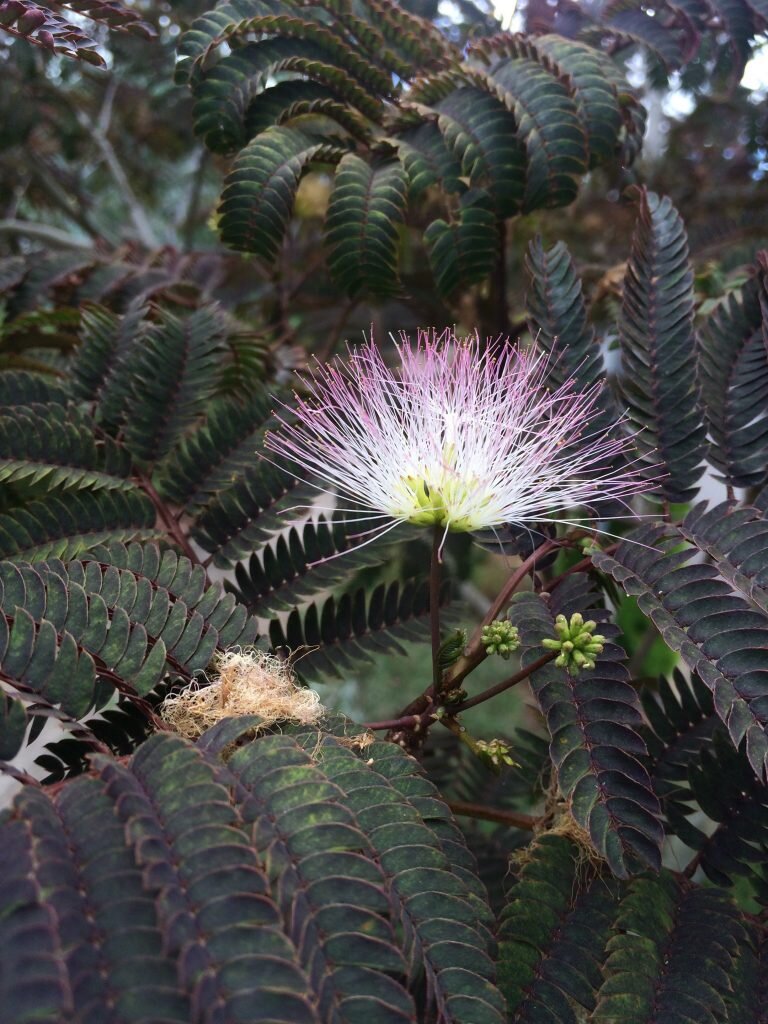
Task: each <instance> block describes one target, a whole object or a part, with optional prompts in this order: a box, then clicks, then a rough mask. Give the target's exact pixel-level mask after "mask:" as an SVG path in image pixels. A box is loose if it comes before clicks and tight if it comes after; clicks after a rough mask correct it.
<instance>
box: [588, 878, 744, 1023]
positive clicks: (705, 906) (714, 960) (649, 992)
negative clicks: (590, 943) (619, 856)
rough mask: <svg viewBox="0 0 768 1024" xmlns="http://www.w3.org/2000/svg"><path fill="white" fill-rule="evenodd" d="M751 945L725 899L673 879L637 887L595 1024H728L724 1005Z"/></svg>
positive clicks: (625, 909) (624, 905)
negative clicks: (737, 965) (721, 1023)
mask: <svg viewBox="0 0 768 1024" xmlns="http://www.w3.org/2000/svg"><path fill="white" fill-rule="evenodd" d="M745 939H746V933H745V930H744V925H743V923H742V921H741V919H740V914H739V912H738V911H737V909H736V907H735V906H734V905H733V903H732V902H731V901H730V900H729V899H728V897H727V896H726V895H725V894H724V893H722V892H718V891H716V890H714V889H704V888H696V887H692V886H690V884H688V883H686V881H685V880H684V879H680V878H679V877H678V876H675V875H673V874H672V872H670V871H667V870H665V871H663V872H662V873H661V874H660V875H659V876H656V877H648V876H645V877H640V878H636V879H633V880H632V881H631V882H630V883H629V885H628V887H627V892H626V895H625V896H624V898H623V899H622V902H621V905H620V907H619V912H618V914H617V916H616V918H615V921H614V934H613V936H612V937H611V938H610V939H609V940H608V946H607V951H608V958H607V960H606V962H605V967H604V974H605V981H604V983H603V985H602V987H601V988H600V991H599V993H598V999H597V1007H596V1009H595V1011H594V1013H593V1014H592V1018H591V1019H592V1020H593V1021H594V1022H595V1024H615V1022H616V1021H618V1020H625V1021H630V1020H631V1021H638V1022H640V1021H648V1022H650V1021H653V1020H658V1021H662V1020H663V1021H664V1022H665V1024H690V1022H691V1021H696V1022H699V1021H701V1022H702V1024H703V1022H704V1021H707V1022H709V1021H724V1020H726V1019H727V1018H726V1006H725V998H726V996H727V995H728V993H729V991H730V987H731V985H730V976H731V972H732V970H733V966H734V961H735V960H736V958H737V956H738V954H739V948H740V946H741V944H743V943H744V941H745Z"/></svg>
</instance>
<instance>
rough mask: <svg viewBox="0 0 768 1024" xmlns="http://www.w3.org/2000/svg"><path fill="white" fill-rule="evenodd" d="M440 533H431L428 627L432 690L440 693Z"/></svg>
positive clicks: (434, 531)
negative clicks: (430, 646) (430, 647)
mask: <svg viewBox="0 0 768 1024" xmlns="http://www.w3.org/2000/svg"><path fill="white" fill-rule="evenodd" d="M441 538H442V531H441V529H440V527H439V526H435V527H434V530H433V533H432V558H431V561H430V565H429V626H430V632H431V635H432V688H433V691H434V693H435V694H438V695H439V693H440V685H441V683H442V672H441V671H440V541H441Z"/></svg>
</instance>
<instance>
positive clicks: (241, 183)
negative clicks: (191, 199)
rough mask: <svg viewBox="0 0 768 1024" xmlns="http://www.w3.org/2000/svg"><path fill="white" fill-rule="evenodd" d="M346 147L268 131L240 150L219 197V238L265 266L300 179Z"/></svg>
mask: <svg viewBox="0 0 768 1024" xmlns="http://www.w3.org/2000/svg"><path fill="white" fill-rule="evenodd" d="M345 151H346V147H345V146H342V145H339V141H338V140H336V142H335V144H334V143H329V142H325V141H324V140H323V139H322V138H318V137H315V136H310V135H308V134H307V133H306V132H303V131H300V130H299V129H298V128H292V127H282V126H272V127H270V128H268V129H267V130H266V131H264V132H261V133H260V134H259V135H257V136H256V137H255V138H254V139H252V140H251V141H250V142H249V143H248V145H247V146H246V147H245V148H244V149H243V150H241V152H240V154H239V155H238V157H237V159H236V161H235V165H234V167H233V169H232V171H231V172H230V174H229V175H228V177H227V180H226V182H225V183H224V191H223V193H222V196H221V206H220V208H219V212H220V217H221V219H220V224H221V237H222V239H223V241H224V242H225V243H226V244H227V245H228V246H230V247H231V248H232V249H240V250H243V251H245V252H252V253H254V254H255V255H256V256H259V257H260V258H261V259H262V260H265V261H266V262H269V261H270V260H273V259H274V258H275V256H276V254H277V251H278V248H279V246H280V243H281V242H282V240H283V235H284V234H285V230H286V227H287V225H288V220H289V218H290V215H291V211H292V209H293V200H294V197H295V195H296V189H297V188H298V185H299V178H300V177H301V174H302V172H303V170H304V168H305V167H306V165H307V164H308V163H309V162H310V161H311V160H320V161H324V162H326V163H336V162H337V161H338V160H339V159H340V158H341V157H342V156H343V155H344V153H345Z"/></svg>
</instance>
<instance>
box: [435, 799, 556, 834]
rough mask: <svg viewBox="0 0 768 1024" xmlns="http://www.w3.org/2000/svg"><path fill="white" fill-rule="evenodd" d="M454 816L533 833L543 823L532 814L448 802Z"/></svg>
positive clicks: (461, 802)
mask: <svg viewBox="0 0 768 1024" xmlns="http://www.w3.org/2000/svg"><path fill="white" fill-rule="evenodd" d="M446 803H447V804H448V807H449V808H450V809H451V810H452V811H453V813H454V814H459V815H461V816H462V817H465V818H478V819H479V820H480V821H495V822H498V824H499V825H511V826H512V828H523V829H526V830H527V831H529V832H532V831H533V829H535V828H536V827H537V826H538V825H539V824H540V822H541V820H542V819H541V818H537V817H534V815H532V814H521V813H519V812H518V811H502V810H499V809H498V808H496V807H486V806H485V805H484V804H471V803H467V802H466V801H465V800H446Z"/></svg>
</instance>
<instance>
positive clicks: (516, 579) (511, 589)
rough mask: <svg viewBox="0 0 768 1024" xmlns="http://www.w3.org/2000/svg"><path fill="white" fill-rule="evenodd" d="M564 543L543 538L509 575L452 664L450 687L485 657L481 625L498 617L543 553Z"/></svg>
mask: <svg viewBox="0 0 768 1024" xmlns="http://www.w3.org/2000/svg"><path fill="white" fill-rule="evenodd" d="M564 543H565V542H564V541H562V540H545V541H544V543H543V544H540V545H539V547H537V548H536V550H535V551H533V552H532V553H531V554H530V555H529V556H528V557H527V558H526V559H525V560H524V561H523V562H521V563H520V565H519V566H518V567H517V569H515V571H514V572H513V573H512V574H511V575H510V577H509V579H508V580H507V582H506V583H505V584H504V586H503V587H502V588H501V590H500V591H499V593H498V595H497V596H496V600H495V601H494V602H493V604H492V605H491V607H490V608H489V609H488V611H487V612H486V614H485V615H484V617H483V620H482V622H481V623H480V625H479V626H478V627H477V629H476V630H475V631H474V633H473V634H472V638H471V640H470V641H469V644H468V645H467V650H466V653H465V654H464V655H463V656H462V657H461V658H459V660H458V661H457V662H456V664H455V665H454V667H453V671H452V672H451V674H450V677H449V682H450V685H451V688H455V687H456V686H458V685H459V683H461V681H462V680H463V679H464V678H465V677H466V676H468V675H469V673H470V672H471V671H472V670H473V669H474V668H477V666H478V665H479V664H480V662H481V661H483V660H484V659H485V657H486V655H485V651H484V650H483V648H482V644H481V642H480V641H481V637H482V635H483V626H488V625H490V623H492V622H493V621H494V620H495V619H497V618H498V616H499V614H500V613H501V611H502V610H503V608H504V606H505V605H507V604H508V603H509V601H510V600H511V598H512V595H513V594H514V593H515V591H516V590H517V588H518V587H519V586H520V584H521V583H522V581H523V580H524V579H525V577H526V576H527V575H528V573H529V572H530V571H531V569H532V568H533V567H534V566H535V565H536V562H537V561H538V560H539V559H540V558H542V557H543V556H544V555H547V554H549V552H550V551H553V550H555V548H559V547H562V546H563V545H564Z"/></svg>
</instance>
